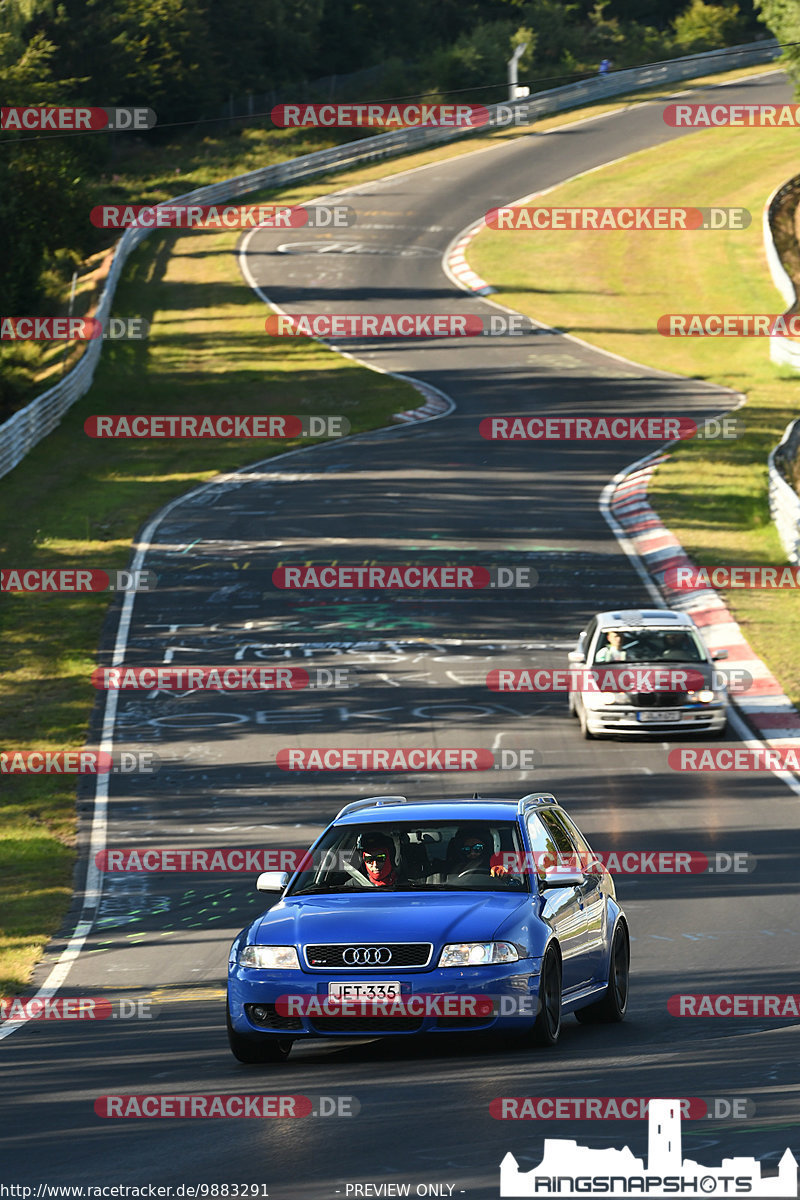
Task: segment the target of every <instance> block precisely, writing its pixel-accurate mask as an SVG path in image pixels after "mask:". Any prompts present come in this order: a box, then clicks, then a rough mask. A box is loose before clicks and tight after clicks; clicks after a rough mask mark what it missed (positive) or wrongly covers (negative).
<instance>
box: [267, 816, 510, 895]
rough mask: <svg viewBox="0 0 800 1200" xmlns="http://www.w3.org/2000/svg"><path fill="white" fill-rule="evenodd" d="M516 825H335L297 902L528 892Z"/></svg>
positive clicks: (309, 864)
mask: <svg viewBox="0 0 800 1200" xmlns="http://www.w3.org/2000/svg"><path fill="white" fill-rule="evenodd" d="M522 860H523V847H522V842H521V839H520V834H519V827H518V825H517V823H516V821H500V822H470V823H466V822H462V823H455V822H453V823H450V824H441V823H439V822H433V823H430V824H424V825H419V824H415V825H409V824H402V823H399V822H393V823H392V824H386V825H372V824H370V825H339V826H336V825H334V826H333V827H332V828H331V829H328V830H327V832H326V833H325V835H324V836H323V837H322V839H321V840H320V842H319V844H318V845H317V846H316V848H315V849H314V850H313V851H312V852H310V853H309V855H308V858H307V861H306V862H305V863H304V864H303V866H302V868H301V870H300V871H299V873H298V874H297V876H296V877H295V879H294V880H293V882H292V884H291V886H290V887H289V889H288V891H287V893H286V894H287V895H289V896H299V895H318V894H322V893H333V892H354V891H355V892H364V893H366V892H377V891H386V890H391V891H407V892H411V891H452V890H456V889H457V890H459V891H472V892H476V891H477V892H489V891H491V892H496V891H508V890H516V891H528V890H529V888H528V881H527V879H526V877H525V874H524V873H520V872H519V871H518V870H517V873H514V872H513V868H514V867H515V866H516V867H517V868H518V866H519V863H520V862H521V861H522Z"/></svg>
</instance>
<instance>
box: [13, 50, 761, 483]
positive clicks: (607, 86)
mask: <svg viewBox="0 0 800 1200" xmlns="http://www.w3.org/2000/svg"><path fill="white" fill-rule="evenodd" d="M779 53H780V49H779V47H778V44H777V42H776V41H774V40H773V39H770V40H765V41H762V42H750V43H748V44H747V45H745V46H734V47H731V48H730V49H728V50H712V51H708V52H707V53H705V54H694V55H691V56H690V57H688V58H677V59H673V60H672V61H671V62H666V63H659V64H657V65H654V66H648V67H631V68H629V69H628V70H624V71H615V72H612V73H611V74H609V75H604V76H599V75H598V76H596V77H594V78H592V79H584V80H582V81H581V82H580V83H571V84H567V85H566V86H565V87H560V88H552V89H551V90H550V91H547V92H539V93H537V94H536V95H535V96H531V97H530V99H527V98H526V99H524V100H515V101H513V102H512V104H510V105H509V104H496V105H492V106H491V107H490V108H489V114H490V117H489V127H492V126H494V127H500V126H503V125H506V124H508V123H509V120H508V114H509V108H513V109H516V110H518V111H519V112H521V113H522V114H523V117H524V118H525V119H526V120H533V119H535V118H537V117H542V116H546V115H548V114H551V113H557V112H563V111H565V110H566V109H570V108H577V107H580V106H581V105H582V104H586V103H588V102H591V101H596V100H603V99H605V98H606V97H610V96H619V95H622V94H624V93H625V92H631V91H635V90H637V89H640V88H647V87H654V86H658V85H659V84H669V83H676V82H679V81H680V80H683V79H692V78H697V77H698V76H700V75H708V74H710V73H715V72H719V71H726V70H731V69H734V68H736V67H748V66H756V65H758V64H760V63H767V62H772V61H773V59H775V58H776V57H777V56H778V54H779ZM486 128H487V126H482V127H480V128H478V129H476V130H474V131H470V130H464V129H445V128H417V129H399V130H396V131H394V132H392V133H382V134H378V135H377V136H375V137H368V138H360V139H358V140H357V141H354V142H348V143H347V144H346V145H344V146H335V147H332V148H331V149H329V150H318V151H315V152H314V153H313V154H304V155H303V156H302V157H300V158H292V159H289V160H287V161H286V162H282V163H276V164H275V165H273V166H269V167H261V168H259V169H258V170H256V171H249V172H247V174H245V175H236V176H234V177H233V178H232V179H224V180H222V181H221V182H219V183H215V184H212V185H211V186H210V187H206V188H197V189H196V190H195V191H193V192H187V193H186V194H185V195H182V196H174V197H173V198H172V199H171V200H167V201H164V205H165V206H166V205H171V204H184V203H185V204H190V203H195V204H204V205H205V204H216V203H220V202H222V201H227V200H234V199H236V198H237V197H239V196H244V195H247V194H248V193H250V192H257V191H261V190H262V189H263V188H275V187H279V186H281V185H283V184H287V183H292V182H294V181H295V180H299V179H310V178H313V177H314V176H317V175H323V174H327V173H328V172H330V171H332V170H334V169H336V170H341V169H342V168H344V167H348V166H351V165H354V164H356V163H365V162H370V161H371V160H373V159H378V158H386V157H388V156H390V155H395V154H405V153H407V152H409V151H413V150H417V149H421V148H422V147H423V146H431V145H435V144H437V143H438V142H447V141H453V140H454V139H456V138H461V137H464V136H466V135H468V134H469V133H470V132H475V133H481V132H484V131H485V130H486ZM151 232H152V231H151V230H149V229H128V230H126V232H125V233H124V234H123V236H122V237H121V238H120V240H119V242H118V243H117V246H116V249H115V251H114V259H113V262H112V264H111V269H110V271H109V274H108V279H107V280H106V284H105V287H104V288H103V292H102V295H101V297H100V301H99V304H98V307H97V312H96V314H95V315H96V317H97V318H98V320H100V321H101V322H102V323H103V328H104V329H105V327H106V323H107V321H108V318H109V316H110V315H111V302H112V300H113V298H114V291H115V289H116V286H117V282H118V280H119V277H120V274H121V272H122V268H123V266H124V265H125V262H126V260H127V258H128V256H129V255H130V254H131V253H132V252H133V250H135V249H136V247H137V246H138V245H139V244H140V242H142V241H144V239H145V238H146V237H148V236H149V234H150V233H151ZM102 345H103V343H102V339H97V340H95V341H91V342H89V344H88V346H87V348H86V351H85V352H84V354H83V355H82V356H81V359H80V361H79V362H78V363H77V365H76V366H75V367H73V368H72V370H71V371H69V372H68V374H67V375H65V376H64V378H63V379H62V380H60V382H59V383H57V384H55V386H54V387H51V388H50V389H49V390H48V391H46V392H44V393H43V394H42V395H40V396H37V397H36V398H35V399H34V400H32V401H31V402H30V404H28V405H27V406H26V407H25V408H23V409H20V411H19V412H18V413H15V414H14V416H13V417H10V418H9V419H8V420H7V421H5V422H4V423H3V424H2V425H0V478H2V476H3V475H7V474H8V472H9V471H11V470H13V469H14V467H16V466H17V464H18V463H19V462H21V460H22V459H23V458H24V457H25V455H26V454H27V453H28V451H29V450H31V449H32V448H33V447H34V446H35V445H36V443H37V442H39V441H41V439H42V438H43V437H46V436H47V434H48V433H51V432H52V430H53V429H55V428H56V426H57V425H58V424H59V422H60V420H61V418H62V417H63V415H64V413H65V412H66V411H67V410H68V409H69V408H70V407H71V406H72V405H73V404H74V403H75V401H76V400H78V399H80V397H81V396H83V395H85V394H86V392H88V390H89V388H90V387H91V384H92V380H93V378H94V372H95V368H96V367H97V363H98V361H99V358H100V352H101V350H102Z"/></svg>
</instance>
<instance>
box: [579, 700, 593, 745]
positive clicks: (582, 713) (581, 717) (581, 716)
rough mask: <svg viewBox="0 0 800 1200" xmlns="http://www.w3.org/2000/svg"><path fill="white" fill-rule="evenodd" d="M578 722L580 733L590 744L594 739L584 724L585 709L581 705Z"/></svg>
mask: <svg viewBox="0 0 800 1200" xmlns="http://www.w3.org/2000/svg"><path fill="white" fill-rule="evenodd" d="M578 720H579V721H580V724H581V733H582V734H583V736H584V737H585V738H586V740H587V742H591V741H592V739H593V738H594V734H593V733H592V732H591V731H590V729H589V726H588V724H587V723H586V709H585V708H584V706H583V705H582V704H581V706H580V708H579V709H578Z"/></svg>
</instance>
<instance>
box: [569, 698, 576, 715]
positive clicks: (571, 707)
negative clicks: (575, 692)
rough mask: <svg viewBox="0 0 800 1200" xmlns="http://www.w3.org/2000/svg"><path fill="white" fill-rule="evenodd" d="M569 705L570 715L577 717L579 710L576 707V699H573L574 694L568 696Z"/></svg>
mask: <svg viewBox="0 0 800 1200" xmlns="http://www.w3.org/2000/svg"><path fill="white" fill-rule="evenodd" d="M567 707H568V708H569V715H570V716H571V717H577V715H578V710H577V708H576V707H575V701H574V700H573V698H572V696H568V697H567Z"/></svg>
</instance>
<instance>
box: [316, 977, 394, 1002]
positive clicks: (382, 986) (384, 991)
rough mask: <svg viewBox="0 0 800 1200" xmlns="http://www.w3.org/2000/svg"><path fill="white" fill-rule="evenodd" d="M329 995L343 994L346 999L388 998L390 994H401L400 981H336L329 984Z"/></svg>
mask: <svg viewBox="0 0 800 1200" xmlns="http://www.w3.org/2000/svg"><path fill="white" fill-rule="evenodd" d="M328 995H329V996H341V997H342V999H344V1000H386V999H388V997H389V996H399V995H400V981H399V980H396V981H392V982H391V983H387V982H385V981H381V982H380V983H375V982H372V983H367V982H366V981H363V980H359V981H358V983H355V982H353V983H344V982H341V981H339V982H336V983H329V984H328Z"/></svg>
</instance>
